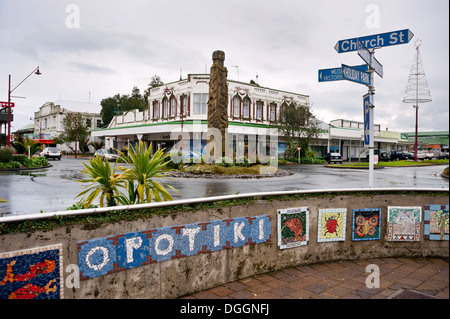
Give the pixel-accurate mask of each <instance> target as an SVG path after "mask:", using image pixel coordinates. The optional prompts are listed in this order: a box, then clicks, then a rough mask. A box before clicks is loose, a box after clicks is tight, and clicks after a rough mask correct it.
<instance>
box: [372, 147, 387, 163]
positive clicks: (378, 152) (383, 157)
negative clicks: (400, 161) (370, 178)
mask: <svg viewBox="0 0 450 319" xmlns="http://www.w3.org/2000/svg"><path fill="white" fill-rule="evenodd" d="M373 155H378V160H379V161H389V160H390V155H389V151H388V150H373ZM367 161H369V154H367Z"/></svg>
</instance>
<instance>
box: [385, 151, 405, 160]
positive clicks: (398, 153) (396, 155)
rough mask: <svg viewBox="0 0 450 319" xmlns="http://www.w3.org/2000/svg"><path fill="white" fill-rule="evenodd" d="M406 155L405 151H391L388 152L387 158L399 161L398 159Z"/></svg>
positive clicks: (403, 158) (402, 158)
mask: <svg viewBox="0 0 450 319" xmlns="http://www.w3.org/2000/svg"><path fill="white" fill-rule="evenodd" d="M406 156H407V155H406V154H405V153H403V151H391V153H390V154H389V159H390V160H391V161H399V160H402V161H403V160H405V159H407V157H406ZM408 157H409V156H408Z"/></svg>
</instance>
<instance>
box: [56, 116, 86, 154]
mask: <svg viewBox="0 0 450 319" xmlns="http://www.w3.org/2000/svg"><path fill="white" fill-rule="evenodd" d="M75 133H76V134H75ZM89 135H90V133H89V128H88V126H87V125H86V123H85V121H84V117H83V115H82V114H81V113H69V114H67V115H66V117H64V119H63V132H62V133H61V134H60V135H59V136H57V137H56V138H55V139H54V140H55V143H56V144H63V143H65V144H66V145H67V146H68V147H69V148H70V149H72V150H73V148H72V146H71V145H70V143H72V142H75V140H77V141H78V143H79V149H80V150H86V147H87V143H88V142H89ZM75 137H76V138H75Z"/></svg>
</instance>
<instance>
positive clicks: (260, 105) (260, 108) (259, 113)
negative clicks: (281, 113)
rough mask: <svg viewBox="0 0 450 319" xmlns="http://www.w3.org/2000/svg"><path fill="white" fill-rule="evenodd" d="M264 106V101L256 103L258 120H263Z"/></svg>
mask: <svg viewBox="0 0 450 319" xmlns="http://www.w3.org/2000/svg"><path fill="white" fill-rule="evenodd" d="M263 106H264V102H262V101H258V102H256V119H257V120H262V119H263Z"/></svg>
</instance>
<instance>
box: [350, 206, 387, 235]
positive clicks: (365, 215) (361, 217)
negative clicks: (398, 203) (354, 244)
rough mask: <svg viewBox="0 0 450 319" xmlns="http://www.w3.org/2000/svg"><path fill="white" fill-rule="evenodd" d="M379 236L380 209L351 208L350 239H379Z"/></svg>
mask: <svg viewBox="0 0 450 319" xmlns="http://www.w3.org/2000/svg"><path fill="white" fill-rule="evenodd" d="M380 237H381V209H380V208H361V209H354V210H353V220H352V240H354V241H358V240H379V239H380Z"/></svg>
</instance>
